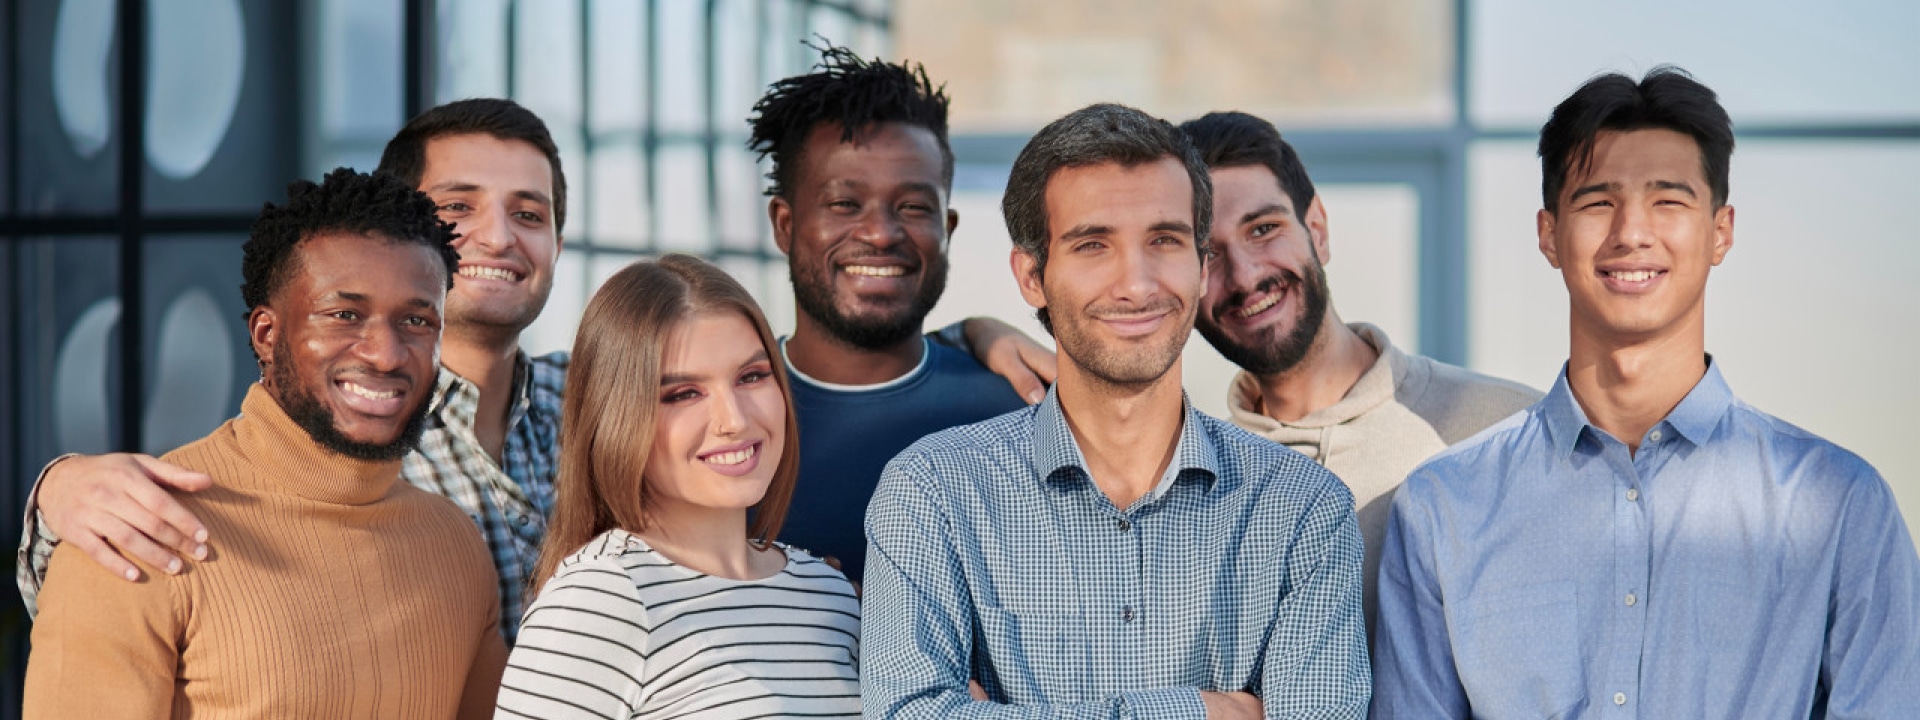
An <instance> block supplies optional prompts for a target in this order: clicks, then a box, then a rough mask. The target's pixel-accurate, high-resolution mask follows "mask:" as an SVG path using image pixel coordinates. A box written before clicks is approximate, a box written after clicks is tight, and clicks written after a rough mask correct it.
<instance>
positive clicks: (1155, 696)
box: [1120, 688, 1207, 720]
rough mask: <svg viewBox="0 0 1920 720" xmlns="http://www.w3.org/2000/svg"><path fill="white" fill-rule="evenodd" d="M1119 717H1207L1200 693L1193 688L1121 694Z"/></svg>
mask: <svg viewBox="0 0 1920 720" xmlns="http://www.w3.org/2000/svg"><path fill="white" fill-rule="evenodd" d="M1120 705H1121V712H1120V717H1122V718H1132V719H1133V720H1193V719H1195V718H1205V717H1206V716H1207V706H1206V705H1205V704H1203V703H1201V702H1200V691H1199V690H1195V689H1193V688H1164V689H1160V690H1142V691H1139V692H1130V693H1121V695H1120Z"/></svg>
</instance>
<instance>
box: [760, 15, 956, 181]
mask: <svg viewBox="0 0 1920 720" xmlns="http://www.w3.org/2000/svg"><path fill="white" fill-rule="evenodd" d="M808 47H812V48H814V49H816V50H819V51H820V62H819V63H818V64H816V65H814V66H813V67H814V72H812V73H809V74H806V75H796V76H794V77H790V78H784V79H781V80H778V81H776V82H774V83H773V84H772V85H770V86H768V87H767V94H766V95H763V96H761V98H760V101H759V102H757V103H755V104H754V106H753V116H752V117H750V118H748V119H747V125H748V126H750V127H752V128H753V134H752V136H751V137H749V138H748V139H747V148H748V149H750V150H753V151H755V152H758V153H760V159H762V160H765V159H766V158H767V157H769V156H771V157H772V158H773V171H772V172H769V173H767V179H768V180H771V181H773V184H772V185H771V186H769V187H768V188H767V191H766V194H767V195H770V196H775V195H777V196H780V197H785V198H788V199H792V196H791V195H789V194H788V192H789V190H791V189H792V187H793V174H794V172H795V168H798V167H800V165H801V164H802V162H801V153H802V150H803V149H804V148H805V146H806V142H807V136H808V135H809V134H811V133H812V132H813V129H814V128H815V127H818V126H820V125H821V124H823V123H838V124H839V125H840V142H843V143H844V142H854V141H855V140H856V139H858V138H859V136H860V134H861V133H864V132H866V131H867V130H868V129H869V128H870V127H872V126H873V125H875V124H877V123H905V124H908V125H914V126H918V127H923V128H926V129H927V130H928V131H929V132H932V133H933V136H934V138H936V139H937V140H939V142H940V157H941V160H942V167H941V173H940V176H941V181H942V182H943V183H944V184H945V185H946V186H948V187H949V188H951V187H952V186H953V148H951V147H949V146H948V145H947V92H946V87H947V86H946V85H945V84H944V83H943V84H941V85H940V86H939V87H934V85H933V82H932V81H930V80H928V79H927V69H926V66H924V65H921V64H919V63H914V64H912V65H907V64H906V63H904V62H903V63H898V64H896V63H890V62H886V61H883V60H881V59H879V58H877V57H876V58H874V59H872V60H865V59H862V58H861V57H860V56H859V55H858V54H855V53H854V52H853V51H852V50H849V49H847V48H844V47H836V46H832V45H829V46H827V47H824V48H821V47H818V46H815V45H812V44H808Z"/></svg>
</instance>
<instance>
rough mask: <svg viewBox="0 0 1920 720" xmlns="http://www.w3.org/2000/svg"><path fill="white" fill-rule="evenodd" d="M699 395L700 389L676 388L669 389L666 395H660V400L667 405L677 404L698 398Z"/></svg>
mask: <svg viewBox="0 0 1920 720" xmlns="http://www.w3.org/2000/svg"><path fill="white" fill-rule="evenodd" d="M699 397H700V391H699V390H695V389H693V388H675V389H673V390H671V391H668V392H667V393H666V394H665V395H662V396H660V402H661V403H664V404H667V405H677V404H680V403H684V402H688V401H691V400H695V399H698V398H699Z"/></svg>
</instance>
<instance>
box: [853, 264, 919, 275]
mask: <svg viewBox="0 0 1920 720" xmlns="http://www.w3.org/2000/svg"><path fill="white" fill-rule="evenodd" d="M840 269H841V270H843V271H845V272H846V273H847V274H849V275H862V276H866V277H900V276H902V275H905V274H907V269H906V268H904V267H901V266H899V265H847V266H845V267H842V268H840Z"/></svg>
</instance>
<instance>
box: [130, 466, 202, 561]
mask: <svg viewBox="0 0 1920 720" xmlns="http://www.w3.org/2000/svg"><path fill="white" fill-rule="evenodd" d="M127 495H128V497H129V498H130V499H132V500H133V502H134V503H135V504H137V505H138V506H139V508H138V510H136V511H133V512H129V513H127V514H125V515H121V516H120V520H122V521H124V522H126V523H128V524H130V525H133V526H134V527H135V528H136V529H138V530H140V532H142V533H145V534H146V536H147V537H148V538H151V539H152V540H153V541H154V542H156V543H159V544H161V545H165V546H167V547H169V548H173V549H174V550H177V551H179V552H180V554H182V555H192V556H193V557H194V559H196V560H205V559H206V557H207V545H206V541H207V528H206V526H204V525H201V524H200V519H199V518H196V517H194V516H193V513H191V512H187V508H186V506H184V505H181V504H180V501H179V500H176V499H174V497H173V495H172V494H171V493H168V492H167V491H165V490H161V489H160V488H159V487H158V486H154V485H143V486H135V487H132V488H129V489H128V493H127ZM141 559H142V560H145V559H146V558H144V557H143V558H141ZM156 567H160V566H156Z"/></svg>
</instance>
